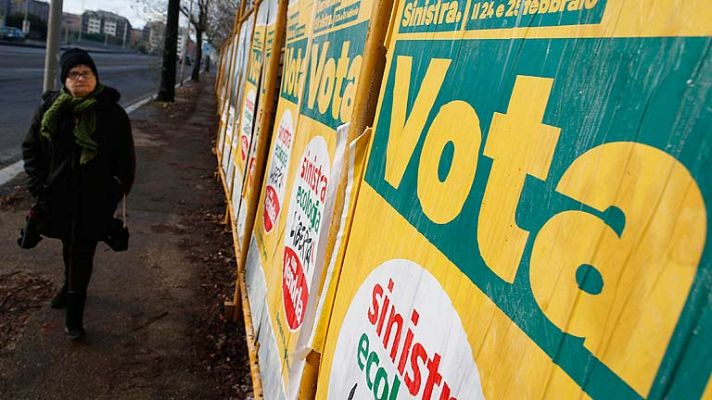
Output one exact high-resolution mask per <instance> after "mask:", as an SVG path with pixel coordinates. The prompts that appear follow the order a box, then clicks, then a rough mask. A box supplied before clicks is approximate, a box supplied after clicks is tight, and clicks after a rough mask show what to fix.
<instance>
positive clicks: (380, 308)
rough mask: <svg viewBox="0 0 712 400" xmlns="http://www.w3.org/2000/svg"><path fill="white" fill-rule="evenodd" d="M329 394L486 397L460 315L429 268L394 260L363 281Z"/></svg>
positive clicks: (385, 399)
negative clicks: (427, 269)
mask: <svg viewBox="0 0 712 400" xmlns="http://www.w3.org/2000/svg"><path fill="white" fill-rule="evenodd" d="M328 398H330V399H371V398H373V399H378V400H394V399H448V400H451V399H461V400H464V399H483V398H484V396H483V394H482V386H481V384H480V374H479V371H478V370H477V366H476V365H475V361H474V360H473V358H472V349H471V348H470V344H469V342H468V341H467V334H466V333H465V330H464V328H463V327H462V321H460V316H459V315H458V314H457V312H456V311H455V308H454V307H453V305H452V302H451V301H450V298H449V297H448V295H447V293H445V291H444V290H443V289H442V287H441V286H440V283H439V282H438V281H437V280H436V279H435V278H434V277H433V276H432V275H431V274H430V272H428V271H426V270H425V269H423V268H422V267H421V266H420V265H418V264H416V263H414V262H412V261H409V260H402V259H395V260H390V261H387V262H385V263H383V264H381V265H380V266H379V267H378V268H376V269H375V270H374V271H373V272H371V274H370V275H369V276H368V277H367V278H366V280H365V281H364V282H363V284H361V287H360V288H359V289H358V291H357V292H356V295H355V296H354V298H353V300H352V301H351V305H350V306H349V310H348V311H347V313H346V316H345V318H344V321H343V323H342V325H341V331H340V332H339V338H338V340H337V342H336V349H335V351H334V356H333V361H332V365H331V375H330V377H329V396H328Z"/></svg>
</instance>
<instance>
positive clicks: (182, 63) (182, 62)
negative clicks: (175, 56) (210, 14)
mask: <svg viewBox="0 0 712 400" xmlns="http://www.w3.org/2000/svg"><path fill="white" fill-rule="evenodd" d="M192 16H193V0H190V6H189V7H188V29H187V30H186V32H185V34H184V35H183V57H181V60H180V86H181V87H183V68H185V56H186V54H185V53H186V52H187V51H188V38H190V26H191V25H190V17H192Z"/></svg>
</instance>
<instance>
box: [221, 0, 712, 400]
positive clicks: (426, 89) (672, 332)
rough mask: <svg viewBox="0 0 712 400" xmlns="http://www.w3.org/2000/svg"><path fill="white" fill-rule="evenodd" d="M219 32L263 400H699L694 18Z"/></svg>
mask: <svg viewBox="0 0 712 400" xmlns="http://www.w3.org/2000/svg"><path fill="white" fill-rule="evenodd" d="M639 3H640V4H639ZM236 21H237V22H236V26H235V31H234V35H233V36H232V37H231V38H230V39H228V41H227V42H226V43H225V45H224V46H223V48H222V52H221V62H220V68H219V72H218V80H217V97H218V99H217V100H218V105H219V107H218V108H219V119H220V124H219V129H218V132H217V136H216V154H217V155H218V165H219V170H220V175H221V177H222V181H223V184H224V188H225V194H226V198H227V200H228V203H229V209H230V215H231V223H232V228H233V230H234V232H235V234H234V237H235V248H236V253H237V260H238V262H237V264H238V272H239V274H238V275H239V276H240V278H239V279H243V280H244V282H243V284H244V285H243V286H244V288H245V290H246V294H247V298H248V300H249V301H248V303H249V305H247V306H248V307H249V317H250V318H251V321H250V322H251V325H252V326H253V331H254V335H255V340H256V342H257V344H258V345H257V346H256V348H257V349H258V350H257V352H258V354H257V356H258V359H259V366H260V380H261V387H262V390H263V392H264V393H263V395H264V397H265V398H267V399H297V398H299V399H312V398H319V399H370V398H375V399H388V400H392V399H411V398H412V399H441V400H451V399H461V400H463V399H478V398H491V399H502V398H517V399H519V398H537V399H539V398H542V399H543V398H594V399H609V398H621V399H641V398H712V387H710V386H711V385H709V380H710V372H712V344H710V343H712V342H710V338H711V337H712V306H711V300H710V299H712V297H711V290H710V289H711V288H712V261H711V257H712V255H711V254H710V253H711V251H712V249H710V240H709V239H710V230H709V229H708V227H707V221H708V219H709V218H708V216H709V212H708V209H707V207H706V205H707V204H710V202H711V201H712V174H710V172H709V171H710V165H712V131H711V130H710V129H711V128H710V127H712V90H711V88H712V52H710V49H711V48H712V23H710V21H712V3H709V2H707V1H702V0H685V1H682V0H654V1H649V2H638V3H635V4H633V3H631V2H625V1H623V0H449V1H445V0H404V1H399V2H382V1H381V2H379V1H372V0H356V1H354V0H343V1H342V0H293V1H289V2H287V1H286V0H262V1H257V2H256V3H255V4H253V5H246V6H244V7H243V8H241V9H240V10H238V11H237V14H236ZM238 287H239V285H238ZM236 296H237V295H236Z"/></svg>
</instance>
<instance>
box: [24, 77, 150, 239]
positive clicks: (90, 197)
mask: <svg viewBox="0 0 712 400" xmlns="http://www.w3.org/2000/svg"><path fill="white" fill-rule="evenodd" d="M58 96H59V92H48V93H45V95H44V96H43V98H44V101H43V103H42V105H40V107H39V108H38V109H37V112H35V116H34V118H33V120H32V126H31V127H30V130H29V132H28V133H27V137H26V138H25V141H24V142H23V143H22V157H23V159H24V161H25V171H26V172H27V174H28V175H29V178H30V179H29V190H30V192H31V193H32V195H33V196H35V197H37V198H38V200H40V202H41V204H43V208H44V210H43V211H42V214H44V215H43V217H42V220H43V225H45V228H44V229H43V232H42V233H43V234H44V235H45V236H49V237H54V238H60V239H68V240H76V239H85V240H97V241H98V240H102V239H104V238H105V236H106V230H107V227H108V224H109V222H110V221H111V218H112V216H113V214H114V211H115V210H116V206H117V205H118V203H119V201H120V200H121V199H122V198H123V196H124V194H128V193H129V191H130V190H131V186H132V185H133V181H134V175H135V171H136V155H135V151H134V143H133V137H132V135H131V124H130V122H129V118H128V116H127V115H126V112H125V111H124V109H123V108H121V106H120V105H119V104H118V103H117V102H118V100H119V97H120V94H119V92H118V91H116V90H115V89H113V88H110V87H106V88H104V90H103V91H102V92H101V93H99V94H98V95H97V97H96V98H97V105H96V108H95V110H96V131H95V132H94V135H93V139H94V140H95V141H96V142H97V143H98V145H99V152H98V154H97V155H96V157H94V159H92V160H91V161H89V162H88V163H86V164H85V165H80V164H79V158H80V155H81V148H80V147H79V146H78V145H76V144H75V142H74V133H73V130H74V124H75V122H74V117H73V116H72V115H71V113H68V115H66V116H65V117H63V120H62V121H61V123H60V129H59V132H57V133H56V134H54V136H53V137H52V139H51V140H50V139H47V138H45V137H43V136H41V135H40V126H41V122H42V116H43V115H44V113H45V111H47V109H48V108H49V106H50V105H51V104H52V103H53V102H54V101H55V100H56V99H57V97H58Z"/></svg>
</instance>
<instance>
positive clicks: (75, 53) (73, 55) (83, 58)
mask: <svg viewBox="0 0 712 400" xmlns="http://www.w3.org/2000/svg"><path fill="white" fill-rule="evenodd" d="M59 64H60V67H61V68H62V75H61V76H62V84H63V85H64V81H65V80H66V79H67V75H68V74H69V70H70V69H72V68H74V67H76V66H77V65H86V66H87V67H89V68H91V70H92V72H93V73H94V76H95V77H96V81H97V82H98V81H99V74H98V73H97V72H96V65H94V60H92V58H91V56H90V55H89V53H87V52H86V51H84V50H82V49H77V48H73V49H69V50H66V51H65V52H64V53H62V58H61V59H60V60H59Z"/></svg>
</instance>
